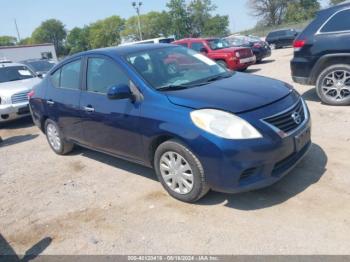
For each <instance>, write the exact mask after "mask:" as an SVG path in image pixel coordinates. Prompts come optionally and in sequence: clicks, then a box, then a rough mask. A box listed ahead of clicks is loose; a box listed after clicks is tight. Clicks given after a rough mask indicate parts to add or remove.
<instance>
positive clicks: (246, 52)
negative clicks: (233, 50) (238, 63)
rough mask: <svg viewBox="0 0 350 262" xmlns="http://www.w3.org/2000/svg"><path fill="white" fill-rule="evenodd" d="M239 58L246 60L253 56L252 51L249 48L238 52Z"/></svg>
mask: <svg viewBox="0 0 350 262" xmlns="http://www.w3.org/2000/svg"><path fill="white" fill-rule="evenodd" d="M238 52H239V55H240V58H247V57H251V56H253V53H252V50H251V49H250V48H249V49H248V48H245V49H241V50H239V51H238Z"/></svg>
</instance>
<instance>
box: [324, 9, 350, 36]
mask: <svg viewBox="0 0 350 262" xmlns="http://www.w3.org/2000/svg"><path fill="white" fill-rule="evenodd" d="M340 31H350V10H344V11H341V12H339V13H337V14H336V15H334V16H333V17H332V18H331V19H330V20H329V21H328V22H327V23H326V24H325V25H324V26H323V27H322V29H321V33H330V32H340Z"/></svg>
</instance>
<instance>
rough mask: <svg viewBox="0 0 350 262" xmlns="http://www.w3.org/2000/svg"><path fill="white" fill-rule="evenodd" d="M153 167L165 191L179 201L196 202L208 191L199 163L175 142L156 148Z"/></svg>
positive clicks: (191, 154)
mask: <svg viewBox="0 0 350 262" xmlns="http://www.w3.org/2000/svg"><path fill="white" fill-rule="evenodd" d="M154 167H155V170H156V173H157V176H158V179H159V181H160V182H161V183H162V185H163V187H164V188H165V190H166V191H167V192H168V193H169V194H170V195H171V196H172V197H174V198H176V199H178V200H180V201H184V202H190V203H193V202H196V201H197V200H199V199H200V198H202V197H203V196H204V195H206V194H207V193H208V191H209V187H208V185H207V183H206V180H205V176H204V171H203V167H202V165H201V163H200V162H199V160H198V159H197V157H196V156H195V155H194V154H193V153H192V152H191V151H190V150H189V149H188V148H187V147H185V146H184V145H182V144H181V143H179V142H177V141H176V140H170V141H167V142H164V143H163V144H161V145H160V146H159V147H158V148H157V150H156V153H155V157H154Z"/></svg>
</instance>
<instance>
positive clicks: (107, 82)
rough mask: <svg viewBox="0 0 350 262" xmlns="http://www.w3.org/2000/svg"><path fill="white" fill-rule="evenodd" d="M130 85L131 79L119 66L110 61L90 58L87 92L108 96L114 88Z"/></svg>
mask: <svg viewBox="0 0 350 262" xmlns="http://www.w3.org/2000/svg"><path fill="white" fill-rule="evenodd" d="M120 84H125V85H129V78H128V77H127V75H126V74H125V73H124V72H123V71H122V70H121V69H120V68H119V66H118V65H117V64H116V63H114V62H113V61H111V60H109V59H104V58H89V60H88V71H87V90H88V91H90V92H96V93H102V94H106V93H107V91H108V89H109V88H110V87H112V86H116V85H120Z"/></svg>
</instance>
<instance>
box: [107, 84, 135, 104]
mask: <svg viewBox="0 0 350 262" xmlns="http://www.w3.org/2000/svg"><path fill="white" fill-rule="evenodd" d="M107 97H108V98H109V99H113V100H120V99H133V98H134V96H133V94H132V92H131V90H130V88H129V86H128V85H126V84H120V85H116V86H112V87H110V88H109V89H108V92H107Z"/></svg>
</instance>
